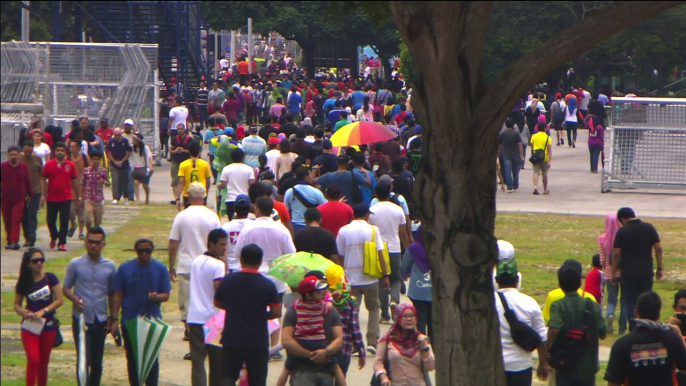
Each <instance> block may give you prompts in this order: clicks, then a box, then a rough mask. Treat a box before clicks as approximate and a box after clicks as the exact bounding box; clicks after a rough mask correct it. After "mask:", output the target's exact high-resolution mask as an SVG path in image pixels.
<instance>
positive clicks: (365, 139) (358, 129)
mask: <svg viewBox="0 0 686 386" xmlns="http://www.w3.org/2000/svg"><path fill="white" fill-rule="evenodd" d="M397 136H398V134H396V133H395V132H393V131H392V130H391V129H389V128H388V127H386V126H384V125H382V124H380V123H377V122H365V121H363V122H353V123H350V124H347V125H345V126H343V127H341V128H340V129H338V130H336V132H335V133H334V134H333V136H331V143H332V144H333V146H353V145H365V144H369V143H376V142H383V141H388V140H389V139H393V138H395V137H397Z"/></svg>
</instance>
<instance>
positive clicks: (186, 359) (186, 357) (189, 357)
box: [183, 353, 191, 361]
mask: <svg viewBox="0 0 686 386" xmlns="http://www.w3.org/2000/svg"><path fill="white" fill-rule="evenodd" d="M183 360H184V361H189V360H191V353H188V354H186V355H184V356H183Z"/></svg>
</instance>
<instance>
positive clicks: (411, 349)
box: [384, 303, 420, 358]
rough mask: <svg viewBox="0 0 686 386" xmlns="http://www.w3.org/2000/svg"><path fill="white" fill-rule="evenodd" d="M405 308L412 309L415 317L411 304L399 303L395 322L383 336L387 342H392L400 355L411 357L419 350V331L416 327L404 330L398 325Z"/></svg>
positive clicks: (415, 312)
mask: <svg viewBox="0 0 686 386" xmlns="http://www.w3.org/2000/svg"><path fill="white" fill-rule="evenodd" d="M406 310H412V312H413V313H414V316H415V317H417V310H416V309H415V308H414V306H413V305H411V304H408V303H403V304H399V305H398V310H397V312H396V314H395V322H394V323H393V326H391V328H390V329H389V330H388V333H387V334H386V336H385V337H384V338H385V339H386V342H387V344H392V345H393V347H395V349H396V350H398V352H399V353H400V354H401V355H402V356H404V357H407V358H412V357H414V356H415V355H416V354H417V352H419V335H420V333H419V331H418V330H417V328H416V327H415V328H413V329H411V330H406V329H404V328H402V326H401V325H400V321H401V320H402V316H401V315H402V314H403V313H404V312H405V311H406Z"/></svg>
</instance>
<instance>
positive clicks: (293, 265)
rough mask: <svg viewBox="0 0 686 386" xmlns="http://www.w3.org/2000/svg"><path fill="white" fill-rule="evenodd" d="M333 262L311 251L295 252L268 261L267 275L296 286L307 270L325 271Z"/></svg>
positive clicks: (293, 286) (292, 286)
mask: <svg viewBox="0 0 686 386" xmlns="http://www.w3.org/2000/svg"><path fill="white" fill-rule="evenodd" d="M333 264H334V262H333V261H331V260H329V259H327V258H325V257H324V256H322V255H319V254H316V253H311V252H296V253H289V254H286V255H282V256H279V257H277V258H276V259H274V260H273V261H272V262H271V263H269V275H271V276H273V277H275V278H277V279H279V280H281V281H282V282H284V283H286V284H288V285H289V286H290V287H291V288H298V284H300V282H301V281H302V279H304V278H305V273H307V272H308V271H322V272H324V271H326V269H327V268H329V267H330V266H332V265H333Z"/></svg>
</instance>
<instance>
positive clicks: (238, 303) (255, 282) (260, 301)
mask: <svg viewBox="0 0 686 386" xmlns="http://www.w3.org/2000/svg"><path fill="white" fill-rule="evenodd" d="M214 299H215V300H217V301H218V302H221V303H222V308H223V309H225V310H226V318H225V319H224V332H223V333H222V339H221V342H222V345H224V346H228V347H250V348H258V349H265V350H266V349H268V348H269V331H268V330H267V320H268V319H267V306H277V305H278V307H281V305H280V301H279V295H278V293H277V292H276V286H275V285H274V283H272V281H271V280H269V279H267V278H266V277H264V276H262V275H261V274H260V273H258V272H257V271H252V270H250V271H249V272H246V271H240V272H236V273H230V274H228V275H226V276H224V278H223V279H222V281H221V283H219V287H218V288H217V291H216V292H215V293H214Z"/></svg>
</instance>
